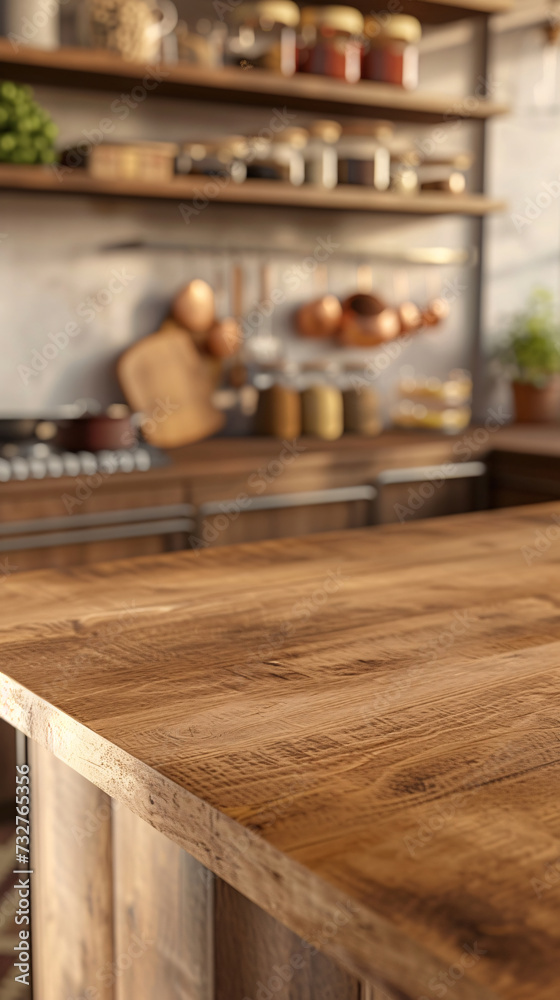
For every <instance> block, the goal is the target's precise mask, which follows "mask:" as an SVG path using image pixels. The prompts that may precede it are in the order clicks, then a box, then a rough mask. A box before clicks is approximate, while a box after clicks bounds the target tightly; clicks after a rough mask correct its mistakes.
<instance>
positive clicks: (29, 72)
mask: <svg viewBox="0 0 560 1000" xmlns="http://www.w3.org/2000/svg"><path fill="white" fill-rule="evenodd" d="M0 76H2V77H7V78H9V79H14V80H18V81H24V82H26V83H37V84H48V85H54V86H62V87H72V88H74V89H75V88H77V87H83V88H89V89H96V90H99V89H101V90H113V91H116V92H117V93H119V92H122V90H123V89H127V90H131V89H132V88H133V87H135V86H140V87H142V86H143V81H145V80H146V79H147V80H148V83H149V86H150V89H149V90H145V91H144V93H145V96H148V97H152V96H154V97H182V98H183V99H185V98H191V99H196V100H206V101H219V102H227V103H232V102H233V103H235V104H245V105H257V106H263V105H265V106H267V107H273V106H275V105H277V104H278V102H281V105H288V106H289V107H290V108H293V109H299V110H304V111H316V112H320V113H322V114H330V115H333V114H334V115H336V114H352V115H360V116H362V117H374V118H375V117H380V116H381V117H385V118H391V119H395V120H399V121H410V122H424V123H434V122H441V121H447V120H450V119H456V118H469V119H479V120H484V119H486V118H490V117H492V116H493V115H497V114H502V113H504V112H505V111H507V106H506V105H504V104H499V103H496V102H494V101H489V100H484V99H476V98H470V99H468V98H460V97H450V96H449V95H447V94H425V93H423V92H422V91H406V90H403V89H401V88H400V87H395V86H391V85H389V84H381V83H370V82H368V81H362V82H360V83H357V84H347V83H344V82H343V81H341V80H332V79H330V78H329V77H324V76H313V75H311V74H309V75H308V74H304V73H300V74H297V75H296V76H294V77H283V76H280V75H279V74H277V73H271V72H267V71H266V70H257V69H254V70H250V71H247V70H242V69H237V68H236V67H226V68H223V69H207V68H204V67H193V66H188V65H184V64H176V65H166V66H161V67H146V66H144V65H140V64H136V63H130V62H126V61H125V60H123V59H121V58H120V57H118V56H115V55H114V54H112V53H110V52H105V51H103V50H98V49H87V48H61V49H57V50H55V51H52V52H51V51H45V50H43V49H33V48H29V47H28V48H19V49H18V50H17V51H16V50H15V49H14V48H13V46H12V45H11V43H10V42H9V41H8V40H7V39H5V38H0Z"/></svg>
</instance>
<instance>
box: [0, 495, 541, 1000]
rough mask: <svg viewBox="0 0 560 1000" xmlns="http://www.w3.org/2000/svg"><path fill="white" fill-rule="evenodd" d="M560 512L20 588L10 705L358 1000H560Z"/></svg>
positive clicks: (499, 516) (303, 542) (55, 579)
mask: <svg viewBox="0 0 560 1000" xmlns="http://www.w3.org/2000/svg"><path fill="white" fill-rule="evenodd" d="M559 513H560V511H559V508H558V505H557V504H550V505H544V506H537V507H530V508H523V509H516V510H510V511H496V512H492V513H481V514H470V515H466V516H461V517H456V518H445V519H440V520H433V521H425V522H421V523H416V524H407V525H403V526H387V527H382V528H373V529H367V530H361V531H355V532H345V533H339V534H336V533H335V534H328V535H318V536H314V537H308V538H299V539H290V540H282V541H271V542H265V543H259V544H257V545H240V546H235V547H230V548H225V549H216V550H206V551H203V552H191V553H176V554H172V555H164V556H158V557H154V558H144V559H139V560H131V561H128V562H127V561H123V562H116V563H112V564H105V565H97V566H91V567H84V568H80V569H72V570H67V571H39V572H34V573H28V574H22V575H19V576H18V575H13V576H11V577H9V578H7V579H5V580H4V582H3V584H2V587H3V590H2V597H3V601H2V607H3V620H2V627H1V632H0V642H1V644H2V670H3V673H2V674H0V695H1V697H0V712H1V714H2V716H3V717H4V718H5V719H6V720H7V721H8V722H10V723H11V724H12V725H13V726H16V727H17V728H18V729H20V730H21V731H22V732H24V733H25V734H26V735H27V736H28V737H30V738H32V740H33V741H35V742H36V744H37V745H39V746H40V747H43V748H48V750H49V751H52V754H54V756H55V757H56V758H58V759H59V760H61V761H64V762H65V763H66V764H68V765H69V766H70V768H71V769H72V772H73V773H77V774H78V775H81V776H83V778H85V779H87V780H88V782H91V783H92V784H93V785H94V786H96V787H97V788H99V789H101V790H102V791H103V793H105V794H106V795H109V796H111V798H112V799H113V801H114V802H116V803H121V804H123V805H124V806H126V807H127V809H128V810H130V811H131V813H132V814H134V816H136V817H139V818H140V820H142V821H143V825H145V824H149V825H150V826H152V827H154V828H155V829H156V830H158V831H160V832H161V833H162V834H163V835H164V837H165V838H166V840H167V841H169V842H171V843H172V844H174V845H179V847H180V848H182V849H184V850H185V851H186V852H188V854H189V855H191V856H193V857H194V858H195V859H196V861H197V862H198V863H200V864H201V865H203V866H205V868H206V869H208V870H210V871H211V872H213V873H214V874H215V875H216V876H218V878H219V879H220V880H223V883H224V884H227V885H230V886H233V888H234V889H235V890H237V892H238V893H240V894H242V897H243V898H244V899H248V900H249V901H252V904H256V905H257V906H258V907H260V908H262V910H263V911H265V912H266V913H267V914H270V915H271V916H272V917H274V918H275V920H276V921H278V922H279V923H280V924H282V925H284V926H285V927H287V928H289V929H290V930H291V931H293V932H295V933H296V934H297V935H298V936H300V937H301V938H303V939H305V941H307V942H313V943H314V945H313V947H315V946H316V947H317V948H318V949H319V950H320V951H323V952H324V953H325V955H326V956H328V957H329V958H330V959H332V960H333V961H334V962H336V963H337V966H338V967H341V968H342V969H344V970H346V971H347V972H348V973H349V974H350V975H351V976H354V977H356V980H357V981H360V982H362V984H363V983H366V982H367V983H369V984H376V986H371V985H370V986H368V987H365V986H363V987H362V988H363V990H366V992H362V993H361V994H360V996H368V997H376V998H377V996H378V995H379V996H389V997H391V998H398V1000H403V998H405V1000H408V998H414V1000H418V998H419V997H422V998H426V997H427V998H430V1000H431V998H432V997H434V996H443V995H445V993H444V992H442V990H443V989H444V984H445V983H447V984H448V985H447V986H446V987H445V990H449V991H450V995H452V996H453V997H454V998H457V1000H475V998H477V1000H490V998H493V997H494V998H496V997H498V998H503V1000H536V998H538V1000H556V998H557V996H558V982H559V981H560V876H559V874H558V867H559V865H558V857H559V856H560V804H559V803H560V798H559V795H558V788H559V787H560V750H559V743H558V721H559V713H560V688H559V683H558V662H559V658H560V642H559V625H558V622H559V617H558V607H559V602H560V530H559V528H558V524H557V519H558V514H559ZM84 650H86V652H87V658H86V662H85V663H84ZM78 664H79V666H78ZM80 666H81V667H85V666H87V669H80V668H79V667H80ZM32 780H33V772H32ZM38 780H39V778H38V775H37V773H36V774H35V781H36V782H37V781H38ZM45 794H46V793H45ZM263 817H267V818H263ZM94 832H95V831H94ZM90 839H91V838H90ZM89 842H90V841H89V840H88V839H87V838H84V839H83V840H82V841H80V850H81V851H86V849H87V848H88V845H89ZM131 843H133V841H131ZM129 853H130V852H129ZM81 856H82V857H83V855H81ZM99 857H101V855H99ZM98 863H100V862H98ZM34 877H35V878H40V877H41V874H40V870H38V871H37V872H36V875H35V876H34ZM146 891H147V890H146ZM90 909H91V905H90ZM337 913H338V914H339V916H340V914H344V915H345V918H344V919H343V918H342V916H340V919H338V920H337V917H336V914H337ZM263 919H264V914H263ZM266 919H268V918H266ZM41 932H42V928H41V926H37V925H36V926H35V932H34V933H35V936H36V938H37V939H38V940H40V936H41ZM273 957H274V955H273ZM294 975H296V978H297V974H294ZM263 982H264V980H263ZM376 988H377V989H380V990H382V991H384V992H380V993H379V994H378V993H377V992H375V989H376ZM244 989H245V991H247V989H248V988H247V987H246V986H245V987H244ZM253 990H256V980H255V981H254V985H253ZM367 990H370V991H371V992H369V993H368V992H367ZM451 991H452V992H451ZM65 995H66V994H65ZM107 995H108V994H107ZM143 995H144V994H142V996H143ZM148 995H149V994H148V993H146V996H148ZM170 995H171V994H170ZM176 995H179V994H176ZM199 995H202V993H200V994H197V996H199ZM204 995H205V996H206V995H210V994H204ZM247 995H248V994H247ZM254 995H255V993H251V994H250V996H251V997H253V996H254ZM262 995H263V996H265V995H266V994H265V993H263V994H262ZM278 995H279V996H282V997H284V996H285V995H286V996H288V995H289V996H290V997H291V996H292V995H293V996H296V993H293V994H292V993H290V994H288V993H286V994H284V993H281V994H278ZM303 995H305V996H306V997H307V996H308V995H309V996H313V997H315V995H316V994H311V993H309V994H308V993H305V994H303V993H302V994H301V996H303ZM324 995H325V996H327V995H329V996H331V995H333V996H334V997H335V1000H339V998H340V997H342V996H344V997H346V996H347V995H348V996H357V995H358V994H357V993H352V991H350V992H348V993H346V992H343V991H342V990H341V991H340V992H339V995H338V996H336V995H335V994H328V993H326V992H325V994H324ZM103 996H105V994H103ZM119 996H121V994H119ZM189 996H190V994H189ZM223 996H227V991H226V992H225V993H223ZM297 996H298V997H299V996H300V994H299V993H297ZM242 997H243V993H240V994H239V997H238V996H237V994H235V995H234V991H233V989H231V991H230V995H229V1000H242Z"/></svg>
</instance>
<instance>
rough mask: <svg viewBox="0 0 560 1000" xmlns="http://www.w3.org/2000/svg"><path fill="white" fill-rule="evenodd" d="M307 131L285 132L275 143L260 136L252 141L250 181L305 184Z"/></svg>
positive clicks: (249, 144)
mask: <svg viewBox="0 0 560 1000" xmlns="http://www.w3.org/2000/svg"><path fill="white" fill-rule="evenodd" d="M308 139H309V132H308V131H307V129H304V128H298V127H296V126H293V127H292V128H285V129H282V131H281V132H277V133H276V134H275V135H274V136H273V137H272V138H271V139H263V138H262V137H261V136H257V137H256V138H255V139H254V140H253V139H249V140H248V149H249V152H248V156H247V177H250V178H251V177H252V178H261V179H265V180H279V181H285V182H286V183H288V184H295V185H300V184H303V182H304V180H305V159H304V149H305V147H306V145H307V141H308Z"/></svg>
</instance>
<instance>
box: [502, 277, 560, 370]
mask: <svg viewBox="0 0 560 1000" xmlns="http://www.w3.org/2000/svg"><path fill="white" fill-rule="evenodd" d="M497 358H498V360H499V361H500V363H501V365H502V367H503V369H504V371H505V373H506V374H507V375H508V377H509V378H510V379H512V381H516V382H528V383H530V384H531V385H535V386H543V385H545V384H546V382H547V381H548V380H549V378H550V377H551V375H556V374H557V373H558V372H560V326H559V323H558V318H557V316H556V312H555V308H554V299H553V297H552V295H551V293H550V292H548V291H546V289H537V290H536V291H534V292H533V294H532V295H531V298H530V299H529V303H528V306H527V309H525V310H524V311H523V312H519V313H516V314H515V316H514V317H513V319H512V322H511V326H510V328H509V332H508V335H507V337H506V339H505V341H504V343H503V344H502V346H501V347H500V348H499V350H498V352H497Z"/></svg>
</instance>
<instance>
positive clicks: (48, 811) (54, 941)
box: [29, 743, 114, 1000]
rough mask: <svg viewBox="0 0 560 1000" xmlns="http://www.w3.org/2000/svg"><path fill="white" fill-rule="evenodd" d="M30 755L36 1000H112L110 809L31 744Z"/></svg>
mask: <svg viewBox="0 0 560 1000" xmlns="http://www.w3.org/2000/svg"><path fill="white" fill-rule="evenodd" d="M29 751H30V753H29V762H30V766H31V776H30V777H31V793H32V813H31V815H32V868H33V876H32V877H31V892H32V907H33V913H32V933H33V931H34V929H35V930H36V931H37V933H33V996H34V998H35V1000H78V998H87V1000H114V994H113V988H112V982H111V978H112V977H111V974H110V970H111V968H112V967H113V881H112V857H111V854H112V852H111V801H110V799H109V798H108V796H107V795H105V793H104V792H102V791H100V790H99V789H98V788H96V787H95V785H93V784H91V782H89V781H84V779H83V778H82V777H81V776H80V775H79V774H78V773H77V772H76V771H75V770H73V769H72V768H70V767H67V765H66V764H64V763H62V761H60V760H57V758H56V757H54V756H53V755H52V754H50V753H47V752H46V751H45V750H44V749H43V748H42V747H40V746H38V745H37V744H36V743H30V744H29ZM82 915H87V918H86V919H80V917H81V916H82ZM108 973H109V975H108Z"/></svg>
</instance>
